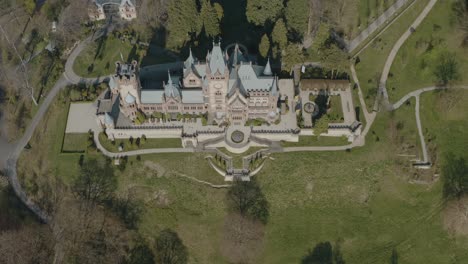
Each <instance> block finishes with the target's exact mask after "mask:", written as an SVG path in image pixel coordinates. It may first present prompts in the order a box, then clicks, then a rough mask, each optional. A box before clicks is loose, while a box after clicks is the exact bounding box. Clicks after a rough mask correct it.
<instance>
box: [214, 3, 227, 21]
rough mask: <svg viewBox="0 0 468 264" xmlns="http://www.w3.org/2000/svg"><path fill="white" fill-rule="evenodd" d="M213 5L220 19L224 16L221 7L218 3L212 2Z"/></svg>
mask: <svg viewBox="0 0 468 264" xmlns="http://www.w3.org/2000/svg"><path fill="white" fill-rule="evenodd" d="M213 6H214V9H215V10H216V14H217V15H218V20H219V21H221V19H223V17H224V10H223V7H222V6H221V5H220V4H219V3H214V4H213Z"/></svg>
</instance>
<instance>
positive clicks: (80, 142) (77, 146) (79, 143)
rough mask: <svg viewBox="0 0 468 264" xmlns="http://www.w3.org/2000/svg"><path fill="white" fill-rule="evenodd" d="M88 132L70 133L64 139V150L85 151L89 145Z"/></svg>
mask: <svg viewBox="0 0 468 264" xmlns="http://www.w3.org/2000/svg"><path fill="white" fill-rule="evenodd" d="M88 138H89V134H88V133H69V134H65V137H64V139H63V146H62V151H63V152H84V151H85V150H86V148H87V146H88Z"/></svg>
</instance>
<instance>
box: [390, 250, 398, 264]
mask: <svg viewBox="0 0 468 264" xmlns="http://www.w3.org/2000/svg"><path fill="white" fill-rule="evenodd" d="M390 264H398V252H397V251H396V249H395V248H394V249H393V250H392V255H391V257H390Z"/></svg>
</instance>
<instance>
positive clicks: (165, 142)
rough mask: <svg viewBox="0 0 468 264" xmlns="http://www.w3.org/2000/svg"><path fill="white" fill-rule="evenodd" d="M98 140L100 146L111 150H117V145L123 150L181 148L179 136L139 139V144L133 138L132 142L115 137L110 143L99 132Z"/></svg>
mask: <svg viewBox="0 0 468 264" xmlns="http://www.w3.org/2000/svg"><path fill="white" fill-rule="evenodd" d="M99 141H100V142H101V144H102V146H103V147H104V148H105V149H107V150H108V151H111V152H119V146H121V145H122V146H123V151H131V150H137V149H153V148H181V147H182V141H181V139H180V138H147V139H146V140H141V141H140V146H137V144H136V141H137V139H136V138H135V139H134V141H133V144H132V143H131V142H130V140H129V139H116V140H115V143H112V141H111V140H110V139H108V138H107V136H106V135H105V134H104V133H100V134H99Z"/></svg>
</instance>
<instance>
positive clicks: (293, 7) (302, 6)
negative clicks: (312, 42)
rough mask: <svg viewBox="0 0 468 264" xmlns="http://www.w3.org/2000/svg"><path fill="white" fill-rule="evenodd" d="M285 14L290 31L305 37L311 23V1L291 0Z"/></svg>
mask: <svg viewBox="0 0 468 264" xmlns="http://www.w3.org/2000/svg"><path fill="white" fill-rule="evenodd" d="M285 16H286V23H287V26H288V30H289V32H291V33H293V35H296V36H298V37H303V35H304V33H305V32H306V31H307V27H308V24H309V1H308V0H289V1H288V4H287V6H286V12H285Z"/></svg>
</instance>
